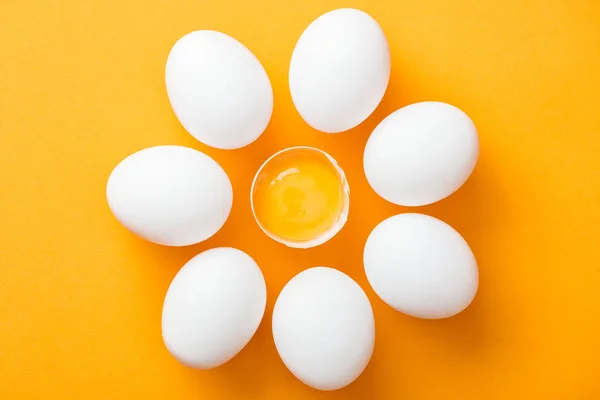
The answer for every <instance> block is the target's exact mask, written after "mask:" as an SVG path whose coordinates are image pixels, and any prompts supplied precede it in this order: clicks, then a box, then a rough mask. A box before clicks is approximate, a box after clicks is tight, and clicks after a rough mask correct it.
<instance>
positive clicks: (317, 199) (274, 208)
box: [252, 148, 346, 242]
mask: <svg viewBox="0 0 600 400" xmlns="http://www.w3.org/2000/svg"><path fill="white" fill-rule="evenodd" d="M345 196H346V192H345V187H344V182H343V178H342V177H341V175H340V173H339V172H338V170H337V169H336V166H335V165H334V164H333V163H332V161H331V160H330V159H329V158H328V157H327V156H326V155H325V154H323V153H321V152H320V151H318V150H315V149H310V148H292V149H289V150H287V151H283V152H281V153H279V154H277V155H276V156H274V157H273V158H272V159H270V160H269V161H268V162H267V163H266V164H265V165H263V167H262V169H261V170H260V171H259V173H258V176H257V177H256V181H255V183H254V190H253V193H252V203H253V207H254V214H255V216H256V219H257V221H258V223H259V224H260V225H261V226H262V228H263V229H264V230H266V231H268V232H270V233H271V234H273V235H275V236H278V237H280V238H283V239H286V240H289V241H295V242H300V241H308V240H312V239H315V238H318V237H319V236H321V235H322V234H324V233H326V232H327V231H328V230H329V229H331V228H332V227H333V226H334V225H335V224H336V223H337V222H338V219H339V217H340V215H341V214H342V212H343V210H344V205H345V201H346V197H345Z"/></svg>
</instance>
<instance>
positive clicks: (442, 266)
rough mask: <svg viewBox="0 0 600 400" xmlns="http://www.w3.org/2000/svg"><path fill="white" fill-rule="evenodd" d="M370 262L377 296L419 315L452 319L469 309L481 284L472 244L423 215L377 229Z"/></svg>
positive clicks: (372, 237) (396, 218)
mask: <svg viewBox="0 0 600 400" xmlns="http://www.w3.org/2000/svg"><path fill="white" fill-rule="evenodd" d="M364 266H365V272H366V274H367V278H368V280H369V283H370V284H371V286H372V287H373V290H375V292H376V293H377V295H378V296H379V297H380V298H381V299H382V300H383V301H384V302H386V303H387V304H389V305H390V306H392V307H393V308H395V309H396V310H398V311H401V312H403V313H405V314H409V315H412V316H414V317H418V318H430V319H437V318H446V317H451V316H453V315H455V314H457V313H459V312H461V311H462V310H464V309H465V308H466V307H467V306H468V305H469V304H470V303H471V301H472V300H473V298H474V297H475V293H476V292H477V286H478V283H479V273H478V270H477V262H476V261H475V257H474V256H473V253H472V252H471V249H470V248H469V245H468V244H467V242H466V241H465V240H464V239H463V238H462V236H461V235H460V234H459V233H458V232H456V231H455V230H454V229H453V228H452V227H451V226H450V225H448V224H446V223H445V222H442V221H440V220H439V219H436V218H433V217H430V216H427V215H423V214H399V215H395V216H393V217H390V218H388V219H386V220H384V221H383V222H381V223H380V224H379V225H377V226H376V227H375V229H373V231H372V232H371V234H370V235H369V238H368V239H367V243H366V245H365V250H364Z"/></svg>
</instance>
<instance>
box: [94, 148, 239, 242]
mask: <svg viewBox="0 0 600 400" xmlns="http://www.w3.org/2000/svg"><path fill="white" fill-rule="evenodd" d="M106 198H107V199H108V205H109V206H110V209H111V211H112V213H113V214H114V215H115V217H116V218H117V219H118V220H119V222H121V223H122V224H123V225H124V226H125V227H126V228H127V229H129V230H130V231H132V232H133V233H135V234H137V235H138V236H140V237H142V238H144V239H146V240H149V241H151V242H154V243H158V244H163V245H167V246H187V245H190V244H194V243H198V242H201V241H203V240H206V239H208V238H209V237H211V236H212V235H214V234H215V233H216V232H217V231H218V230H219V229H221V227H222V226H223V224H224V223H225V221H226V220H227V217H228V216H229V212H230V211H231V205H232V201H233V192H232V188H231V182H230V181H229V178H228V177H227V174H226V173H225V171H223V168H221V166H220V165H219V164H217V162H216V161H214V160H213V159H212V158H210V157H209V156H207V155H206V154H204V153H201V152H199V151H197V150H194V149H190V148H187V147H183V146H156V147H150V148H147V149H144V150H141V151H138V152H137V153H134V154H132V155H130V156H129V157H127V158H125V159H124V160H123V161H121V162H120V163H119V165H117V166H116V167H115V169H114V170H113V171H112V173H111V174H110V177H109V178H108V183H107V185H106Z"/></svg>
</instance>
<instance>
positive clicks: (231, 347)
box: [162, 247, 267, 369]
mask: <svg viewBox="0 0 600 400" xmlns="http://www.w3.org/2000/svg"><path fill="white" fill-rule="evenodd" d="M266 299H267V292H266V286H265V280H264V278H263V275H262V273H261V271H260V268H259V267H258V265H257V264H256V262H254V260H253V259H252V258H251V257H250V256H249V255H248V254H246V253H244V252H243V251H241V250H237V249H234V248H230V247H219V248H215V249H210V250H207V251H205V252H203V253H200V254H198V255H197V256H196V257H194V258H192V259H191V260H190V261H188V262H187V264H185V265H184V266H183V268H181V270H180V271H179V272H178V273H177V275H176V276H175V278H174V279H173V281H172V282H171V285H170V286H169V290H168V291H167V295H166V297H165V302H164V305H163V312H162V335H163V340H164V342H165V345H166V347H167V349H168V350H169V352H170V353H171V354H172V355H173V356H174V357H175V358H176V359H177V360H179V361H180V362H181V363H183V364H185V365H187V366H190V367H193V368H199V369H209V368H214V367H217V366H219V365H221V364H224V363H226V362H227V361H229V360H230V359H232V358H233V357H234V356H235V355H236V354H238V353H239V352H240V351H241V350H242V349H243V348H244V347H245V346H246V344H247V343H248V342H249V341H250V339H251V338H252V336H253V335H254V333H255V332H256V329H257V328H258V326H259V325H260V321H261V320H262V317H263V314H264V312H265V305H266Z"/></svg>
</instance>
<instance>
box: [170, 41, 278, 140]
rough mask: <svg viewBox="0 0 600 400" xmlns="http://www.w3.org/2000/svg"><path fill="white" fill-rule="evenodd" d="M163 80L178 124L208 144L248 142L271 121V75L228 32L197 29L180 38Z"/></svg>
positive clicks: (173, 50)
mask: <svg viewBox="0 0 600 400" xmlns="http://www.w3.org/2000/svg"><path fill="white" fill-rule="evenodd" d="M165 80H166V85H167V94H168V95H169V100H170V102H171V106H172V107H173V110H174V111H175V114H176V115H177V118H178V119H179V122H181V124H182V125H183V127H184V128H185V129H186V130H187V131H188V132H189V133H190V134H191V135H192V136H194V137H195V138H196V139H198V140H199V141H200V142H202V143H204V144H206V145H208V146H212V147H216V148H219V149H237V148H239V147H243V146H246V145H248V144H250V143H252V142H253V141H255V140H256V139H257V138H258V137H259V136H260V135H261V134H262V133H263V131H264V130H265V129H266V127H267V125H268V124H269V120H270V119H271V113H272V111H273V91H272V89H271V83H270V81H269V77H268V76H267V73H266V72H265V70H264V68H263V67H262V65H261V64H260V62H259V61H258V59H257V58H256V57H255V56H254V54H252V53H251V52H250V50H248V49H247V48H246V47H245V46H244V45H243V44H241V43H240V42H238V41H237V40H235V39H234V38H232V37H231V36H228V35H226V34H224V33H221V32H215V31H207V30H204V31H195V32H191V33H188V34H187V35H185V36H184V37H182V38H181V39H179V40H178V41H177V43H175V45H174V46H173V49H171V53H170V54H169V58H168V59H167V66H166V72H165Z"/></svg>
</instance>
